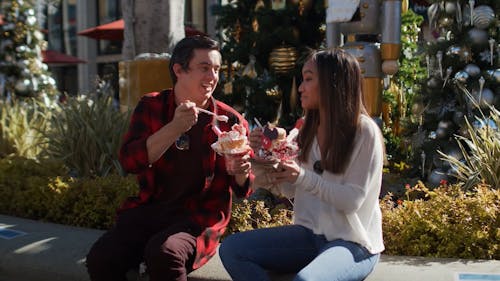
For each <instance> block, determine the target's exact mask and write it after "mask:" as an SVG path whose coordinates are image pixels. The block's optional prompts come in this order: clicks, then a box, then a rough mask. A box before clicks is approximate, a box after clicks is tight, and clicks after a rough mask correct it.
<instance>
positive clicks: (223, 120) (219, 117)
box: [197, 107, 229, 122]
mask: <svg viewBox="0 0 500 281" xmlns="http://www.w3.org/2000/svg"><path fill="white" fill-rule="evenodd" d="M197 109H198V111H201V112H203V113H206V114H208V115H212V116H214V117H215V119H217V120H218V121H221V122H227V121H229V117H227V116H226V115H217V114H215V113H213V112H212V111H208V110H206V109H203V108H199V107H197Z"/></svg>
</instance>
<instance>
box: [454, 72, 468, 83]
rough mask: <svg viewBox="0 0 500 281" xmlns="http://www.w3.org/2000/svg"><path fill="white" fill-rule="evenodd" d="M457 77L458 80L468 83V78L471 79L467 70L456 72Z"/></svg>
mask: <svg viewBox="0 0 500 281" xmlns="http://www.w3.org/2000/svg"><path fill="white" fill-rule="evenodd" d="M455 79H456V80H457V81H458V82H461V83H466V82H467V80H468V79H469V73H467V72H465V71H458V72H457V73H455Z"/></svg>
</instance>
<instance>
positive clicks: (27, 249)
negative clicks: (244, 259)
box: [0, 215, 500, 281]
mask: <svg viewBox="0 0 500 281" xmlns="http://www.w3.org/2000/svg"><path fill="white" fill-rule="evenodd" d="M2 229H3V230H15V231H20V232H23V233H25V234H23V235H20V236H17V237H14V238H11V239H2V238H0V281H13V280H15V281H58V280H61V281H63V280H64V281H69V280H71V281H89V278H88V275H87V271H86V267H85V265H84V260H85V256H86V254H87V252H88V250H89V248H90V246H91V245H92V244H93V243H94V241H96V240H97V238H98V237H99V236H100V235H101V234H102V233H103V231H100V230H95V229H86V228H78V227H71V226H65V225H59V224H53V223H43V222H38V221H33V220H27V219H21V218H17V217H11V216H4V215H0V233H1V230H2ZM459 272H472V273H496V274H500V261H498V260H459V259H430V258H422V257H400V256H384V255H383V256H382V260H381V262H380V263H379V264H378V265H377V267H376V268H375V271H374V272H373V273H372V274H371V275H370V276H369V277H368V278H367V279H366V281H396V280H397V281H400V280H405V281H421V280H432V281H455V275H456V274H457V273H459ZM292 278H293V276H291V275H288V276H273V280H274V281H290V280H292ZM129 280H131V281H132V280H133V281H136V280H137V281H142V280H147V279H146V278H142V279H141V278H138V277H137V275H135V276H134V275H133V274H132V276H130V279H129ZM189 280H190V281H208V280H212V281H230V280H231V279H230V277H229V275H228V274H227V272H226V271H225V270H224V268H223V266H222V264H221V262H220V259H219V257H218V256H215V257H214V258H212V259H211V260H210V261H209V262H208V263H207V265H205V266H204V267H202V268H200V269H199V270H196V271H194V272H192V273H191V274H190V275H189Z"/></svg>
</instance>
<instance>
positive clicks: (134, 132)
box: [87, 36, 253, 281]
mask: <svg viewBox="0 0 500 281" xmlns="http://www.w3.org/2000/svg"><path fill="white" fill-rule="evenodd" d="M169 67H170V73H171V76H172V80H173V82H174V88H173V89H169V90H165V91H162V92H159V93H150V94H147V95H145V96H144V97H143V98H142V99H141V100H140V101H139V103H138V105H137V107H136V108H135V111H134V113H133V115H132V118H131V122H130V127H129V131H128V132H127V134H126V135H125V137H124V143H123V145H122V147H121V149H120V162H121V164H122V166H123V168H124V169H125V170H126V171H127V172H130V173H135V174H137V175H138V182H139V186H140V192H139V195H138V196H137V197H134V198H129V199H128V200H127V201H126V202H125V203H124V204H123V206H122V207H121V208H120V210H119V212H118V217H117V222H116V225H115V226H114V227H113V228H112V229H111V230H109V231H108V232H106V233H105V234H104V235H103V236H102V237H101V238H99V240H98V241H97V242H96V243H95V244H94V245H93V246H92V248H91V250H90V252H89V254H88V255H87V268H88V272H89V275H90V278H91V279H92V280H93V281H97V280H106V281H110V280H126V278H125V274H126V272H127V271H128V270H129V269H131V268H134V267H137V266H138V265H139V264H140V263H141V262H142V261H144V262H145V263H146V267H147V273H148V274H149V278H150V280H151V281H155V280H162V281H165V280H187V274H188V273H189V272H191V271H192V270H194V269H197V268H199V267H201V266H202V265H203V264H205V263H206V262H207V261H208V259H209V258H210V257H212V256H213V255H214V254H215V251H216V248H217V245H218V244H219V238H220V236H221V235H222V234H223V232H224V230H225V227H226V226H227V224H228V222H229V219H230V208H231V196H232V192H235V193H236V195H238V196H247V195H248V194H249V193H250V188H249V187H250V184H251V183H252V181H253V175H252V174H251V172H250V163H249V161H248V157H249V155H248V153H247V154H244V155H238V156H220V155H218V154H216V153H215V152H214V151H213V150H212V148H211V144H212V143H214V142H216V141H217V135H216V132H218V131H219V130H220V131H229V130H230V129H231V126H232V125H233V124H235V123H239V124H241V125H242V126H244V127H245V128H246V129H247V132H248V123H247V121H245V119H244V118H243V117H242V116H241V115H240V114H239V113H238V112H237V111H235V110H234V109H232V108H231V107H229V106H228V105H226V104H224V103H222V102H220V101H216V100H215V99H214V98H213V97H212V93H213V91H214V90H215V87H216V86H217V82H218V80H219V77H218V76H219V70H220V67H221V54H220V52H219V45H218V43H217V42H216V41H214V40H212V39H210V38H208V37H204V36H193V37H187V38H184V39H183V40H181V41H180V42H179V43H178V44H177V45H176V47H175V48H174V51H173V54H172V58H171V60H170V66H169ZM198 108H202V109H207V110H209V111H212V112H215V113H217V114H223V115H226V116H228V117H229V121H228V122H218V121H217V120H216V119H215V118H214V117H213V116H212V115H208V114H205V113H202V112H200V111H199V110H198ZM228 157H230V158H231V159H229V158H228ZM226 158H228V160H232V161H227V163H231V165H232V166H231V165H229V164H228V166H227V167H226Z"/></svg>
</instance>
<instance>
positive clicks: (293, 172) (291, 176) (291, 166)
mask: <svg viewBox="0 0 500 281" xmlns="http://www.w3.org/2000/svg"><path fill="white" fill-rule="evenodd" d="M300 169H301V168H300V166H299V164H297V162H295V161H294V160H286V161H281V162H280V163H279V164H278V167H277V168H276V170H275V172H272V173H269V174H268V177H269V181H270V182H271V183H273V184H280V183H284V182H289V183H295V182H296V181H297V178H298V177H299V174H300Z"/></svg>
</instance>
